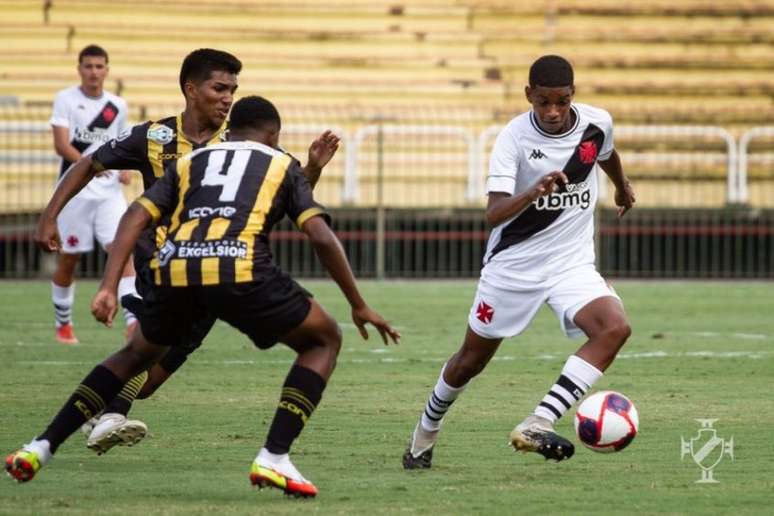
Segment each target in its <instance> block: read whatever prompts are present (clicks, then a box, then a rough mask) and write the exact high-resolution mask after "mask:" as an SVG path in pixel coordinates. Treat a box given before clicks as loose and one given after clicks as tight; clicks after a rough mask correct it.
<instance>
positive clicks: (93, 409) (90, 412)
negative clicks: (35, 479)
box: [36, 365, 124, 454]
mask: <svg viewBox="0 0 774 516" xmlns="http://www.w3.org/2000/svg"><path fill="white" fill-rule="evenodd" d="M123 385H124V382H123V380H121V379H120V378H118V377H117V376H116V375H115V374H114V373H113V372H112V371H110V369H108V368H107V367H105V366H103V365H98V366H97V367H95V368H94V369H93V370H92V371H91V372H90V373H89V374H88V375H87V376H86V378H84V379H83V381H82V382H81V384H80V385H78V387H77V388H76V389H75V392H73V394H72V395H71V396H70V399H68V400H67V402H66V403H65V404H64V406H63V407H62V408H61V410H60V411H59V413H58V414H57V415H56V416H55V417H54V419H53V420H52V421H51V423H50V424H49V425H48V428H46V430H45V431H44V432H43V433H42V434H41V435H40V436H39V437H38V438H37V439H36V440H37V441H47V442H48V445H49V447H50V451H51V453H52V454H53V453H55V452H56V450H57V448H58V447H59V445H60V444H62V443H63V442H64V441H65V439H67V438H68V437H69V436H70V435H71V434H72V433H73V432H75V431H76V430H77V429H78V428H79V427H80V426H81V425H82V424H83V423H84V422H85V421H86V420H87V419H89V418H91V417H93V416H94V415H96V414H97V413H99V412H100V411H101V410H102V409H104V408H105V400H111V399H113V398H115V396H116V394H118V392H119V391H120V390H121V388H122V387H123Z"/></svg>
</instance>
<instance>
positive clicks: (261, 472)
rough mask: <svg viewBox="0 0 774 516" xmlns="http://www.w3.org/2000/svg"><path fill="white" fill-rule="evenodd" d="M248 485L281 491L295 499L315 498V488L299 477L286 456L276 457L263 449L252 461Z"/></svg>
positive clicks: (299, 474)
mask: <svg viewBox="0 0 774 516" xmlns="http://www.w3.org/2000/svg"><path fill="white" fill-rule="evenodd" d="M250 483H251V484H252V485H254V486H256V487H258V488H259V489H263V488H264V487H273V488H276V489H282V490H283V491H284V492H285V494H286V495H289V496H295V497H296V498H299V497H302V498H314V497H315V496H317V488H316V487H315V486H314V484H312V483H311V482H309V481H308V480H307V479H305V478H304V477H303V476H301V473H299V472H298V470H297V469H296V467H295V466H294V465H293V463H292V462H290V457H288V455H287V454H285V455H282V456H277V455H273V454H269V453H268V452H267V451H266V450H265V449H262V450H261V453H259V454H258V456H257V457H256V458H255V460H254V461H253V465H252V467H251V468H250Z"/></svg>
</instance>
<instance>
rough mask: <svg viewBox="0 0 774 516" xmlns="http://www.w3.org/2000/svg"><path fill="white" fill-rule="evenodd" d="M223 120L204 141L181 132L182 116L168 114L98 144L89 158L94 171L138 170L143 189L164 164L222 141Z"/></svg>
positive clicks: (161, 174) (156, 177) (161, 169)
mask: <svg viewBox="0 0 774 516" xmlns="http://www.w3.org/2000/svg"><path fill="white" fill-rule="evenodd" d="M226 127H227V122H223V125H222V126H221V128H220V129H219V130H218V131H217V132H216V133H215V134H214V135H213V136H212V138H210V140H209V141H207V142H204V143H194V142H192V141H190V140H189V139H188V138H186V136H185V133H183V116H182V115H177V116H170V117H167V118H162V119H161V120H157V121H155V122H152V121H149V122H145V123H143V124H139V125H135V126H134V127H132V129H131V130H130V131H129V132H127V133H126V134H124V135H121V136H119V137H118V138H116V139H114V140H111V141H109V142H107V143H105V144H104V145H102V146H101V147H99V148H98V149H97V150H96V151H94V153H93V154H91V160H92V163H93V166H94V168H96V169H97V170H110V169H112V170H139V171H140V173H141V174H142V181H143V186H144V189H145V190H147V189H148V188H150V187H151V185H153V183H155V182H156V180H157V179H159V178H160V177H161V176H163V175H164V167H165V166H166V165H167V164H169V163H171V162H173V161H176V160H177V159H179V158H181V157H183V156H184V155H186V154H188V153H189V152H191V151H194V150H197V149H200V148H202V147H205V146H207V145H212V144H213V143H220V142H223V141H225V139H226V138H225V133H226Z"/></svg>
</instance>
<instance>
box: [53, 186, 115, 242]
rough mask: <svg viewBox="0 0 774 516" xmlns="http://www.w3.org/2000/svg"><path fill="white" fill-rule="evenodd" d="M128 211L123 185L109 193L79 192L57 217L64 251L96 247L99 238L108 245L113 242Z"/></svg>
mask: <svg viewBox="0 0 774 516" xmlns="http://www.w3.org/2000/svg"><path fill="white" fill-rule="evenodd" d="M125 211H126V199H125V198H124V194H123V192H122V191H121V190H119V189H116V190H115V193H111V194H110V195H108V196H105V197H90V196H81V195H80V194H79V195H76V196H75V197H73V198H72V199H70V202H68V203H67V204H66V205H65V207H64V209H62V212H61V213H60V214H59V217H58V218H57V219H56V224H57V227H58V228H59V236H60V238H61V239H62V252H63V253H66V254H78V253H87V252H89V251H91V250H92V249H94V239H95V238H96V239H97V241H98V242H99V243H100V245H101V246H102V248H103V249H104V248H105V246H107V245H109V244H111V243H112V242H113V239H114V238H115V236H116V229H118V222H119V221H120V220H121V216H122V215H123V214H124V212H125Z"/></svg>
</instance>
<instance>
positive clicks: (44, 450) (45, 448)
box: [22, 439, 51, 466]
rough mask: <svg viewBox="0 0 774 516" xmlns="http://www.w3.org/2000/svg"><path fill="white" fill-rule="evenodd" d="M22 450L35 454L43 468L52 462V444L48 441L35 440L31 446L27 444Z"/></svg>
mask: <svg viewBox="0 0 774 516" xmlns="http://www.w3.org/2000/svg"><path fill="white" fill-rule="evenodd" d="M22 449H23V450H27V451H30V452H33V453H35V454H36V455H37V456H38V460H39V461H40V465H41V466H45V465H46V463H47V462H48V461H49V460H51V443H49V442H48V439H41V440H38V439H33V440H32V442H30V443H29V444H25V445H24V446H23V447H22Z"/></svg>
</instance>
